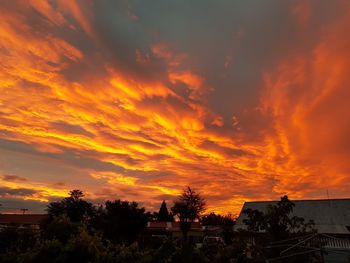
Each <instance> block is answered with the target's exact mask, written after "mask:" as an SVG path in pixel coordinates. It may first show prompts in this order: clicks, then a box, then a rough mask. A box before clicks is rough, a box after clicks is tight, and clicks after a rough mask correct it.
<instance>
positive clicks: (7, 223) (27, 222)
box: [0, 214, 48, 229]
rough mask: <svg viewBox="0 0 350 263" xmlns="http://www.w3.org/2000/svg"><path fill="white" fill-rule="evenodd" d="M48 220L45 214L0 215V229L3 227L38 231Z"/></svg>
mask: <svg viewBox="0 0 350 263" xmlns="http://www.w3.org/2000/svg"><path fill="white" fill-rule="evenodd" d="M47 219H48V215H45V214H0V229H1V228H4V227H17V228H32V229H39V228H40V225H41V224H43V223H44V222H45V220H47Z"/></svg>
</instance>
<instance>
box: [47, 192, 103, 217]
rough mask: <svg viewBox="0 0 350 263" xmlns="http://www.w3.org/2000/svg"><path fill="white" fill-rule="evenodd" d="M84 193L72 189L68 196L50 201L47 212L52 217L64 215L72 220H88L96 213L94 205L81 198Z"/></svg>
mask: <svg viewBox="0 0 350 263" xmlns="http://www.w3.org/2000/svg"><path fill="white" fill-rule="evenodd" d="M83 197H84V193H83V192H82V191H80V190H72V191H70V193H69V197H66V198H64V199H62V200H61V201H58V202H52V203H50V204H49V205H48V207H47V212H48V214H49V215H50V216H51V217H52V218H53V217H58V216H62V215H66V216H67V217H68V218H69V219H70V221H72V222H88V221H90V220H91V219H92V218H93V217H94V216H95V214H96V209H95V207H94V205H93V204H92V203H90V202H87V201H85V200H84V199H83Z"/></svg>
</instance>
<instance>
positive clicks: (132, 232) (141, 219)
mask: <svg viewBox="0 0 350 263" xmlns="http://www.w3.org/2000/svg"><path fill="white" fill-rule="evenodd" d="M148 219H149V214H148V213H146V212H145V209H144V208H140V207H139V206H138V203H136V202H128V201H121V200H116V201H113V202H112V201H107V202H106V205H105V211H104V213H103V215H102V220H101V223H102V224H101V225H100V228H101V229H102V231H103V234H104V236H105V237H106V238H107V239H108V240H110V241H112V242H115V243H123V242H126V243H132V242H134V241H136V240H137V239H138V238H139V237H140V235H141V234H142V233H143V231H144V230H145V229H146V225H147V221H148Z"/></svg>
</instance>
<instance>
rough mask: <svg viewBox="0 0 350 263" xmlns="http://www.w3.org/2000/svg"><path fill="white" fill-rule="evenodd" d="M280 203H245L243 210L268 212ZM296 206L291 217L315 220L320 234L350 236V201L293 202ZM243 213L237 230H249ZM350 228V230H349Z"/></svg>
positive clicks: (238, 221)
mask: <svg viewBox="0 0 350 263" xmlns="http://www.w3.org/2000/svg"><path fill="white" fill-rule="evenodd" d="M277 202H278V201H257V202H245V203H244V205H243V208H242V211H243V210H244V209H247V208H250V209H257V210H260V211H262V212H266V210H267V207H268V205H274V204H276V203H277ZM292 202H293V203H294V204H295V207H294V209H293V213H292V215H291V216H298V217H303V218H304V219H305V221H306V222H307V221H309V220H313V221H314V222H315V228H316V229H317V230H318V232H319V233H328V234H350V231H349V229H350V199H319V200H293V201H292ZM242 211H241V213H240V215H239V217H238V219H237V223H236V226H235V229H236V230H237V229H247V226H246V225H245V224H244V223H243V220H244V219H246V218H247V215H246V214H243V213H242ZM348 228H349V229H348Z"/></svg>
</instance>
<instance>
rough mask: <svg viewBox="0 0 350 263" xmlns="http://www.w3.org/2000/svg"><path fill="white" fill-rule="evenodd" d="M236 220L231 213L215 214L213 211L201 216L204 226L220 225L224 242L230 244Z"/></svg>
mask: <svg viewBox="0 0 350 263" xmlns="http://www.w3.org/2000/svg"><path fill="white" fill-rule="evenodd" d="M235 223H236V220H235V219H234V218H233V217H232V215H230V214H228V215H224V216H222V215H217V214H215V213H210V214H209V215H206V216H203V217H202V225H204V226H220V227H221V229H222V233H221V234H222V237H223V238H224V241H225V243H226V244H231V243H232V239H233V236H234V233H233V226H234V224H235Z"/></svg>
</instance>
